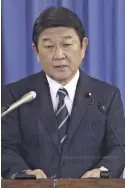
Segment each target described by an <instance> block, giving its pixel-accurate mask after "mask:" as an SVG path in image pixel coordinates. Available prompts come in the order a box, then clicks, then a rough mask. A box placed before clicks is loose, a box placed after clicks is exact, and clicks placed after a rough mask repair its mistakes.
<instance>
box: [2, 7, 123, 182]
mask: <svg viewBox="0 0 125 188" xmlns="http://www.w3.org/2000/svg"><path fill="white" fill-rule="evenodd" d="M87 44H88V40H87V38H86V37H85V32H84V28H83V26H82V23H81V21H80V20H79V18H78V17H77V15H76V14H75V13H73V12H72V11H70V10H68V9H66V8H63V7H59V8H56V7H50V8H48V9H46V10H45V11H44V12H42V13H41V14H40V16H39V17H38V18H37V19H36V21H35V24H34V27H33V45H32V47H33V50H34V52H35V53H36V57H37V60H38V62H39V63H40V64H41V65H42V70H43V71H41V72H40V73H37V74H35V75H32V76H29V77H27V78H24V79H22V80H20V81H18V82H16V83H13V84H9V85H7V86H6V87H5V88H4V90H3V104H12V103H14V102H15V101H17V100H18V99H20V98H21V97H22V96H23V95H24V94H25V93H27V92H29V91H35V92H36V94H37V97H36V99H34V100H33V101H32V102H31V103H28V104H25V105H23V106H21V107H20V108H19V109H17V110H15V111H13V112H11V113H10V114H9V115H7V116H6V117H5V118H3V120H2V168H3V169H5V168H9V171H8V173H7V176H6V177H7V178H9V177H14V175H15V174H16V173H18V172H20V171H25V173H26V174H35V175H36V177H37V178H49V177H56V178H91V177H95V178H99V177H100V172H101V171H102V170H108V171H110V172H111V174H112V177H113V178H118V177H120V175H121V174H122V172H123V168H124V166H125V153H124V150H125V149H123V148H125V126H124V115H123V114H124V113H123V106H122V102H121V97H120V92H119V90H118V89H117V88H116V87H114V86H110V85H109V84H106V83H104V82H102V81H99V80H96V79H94V78H91V77H89V76H87V75H86V74H85V73H84V72H83V71H81V70H80V69H79V66H80V64H81V62H82V59H83V58H84V56H85V51H86V47H87ZM100 63H101V62H100ZM122 150H123V151H122Z"/></svg>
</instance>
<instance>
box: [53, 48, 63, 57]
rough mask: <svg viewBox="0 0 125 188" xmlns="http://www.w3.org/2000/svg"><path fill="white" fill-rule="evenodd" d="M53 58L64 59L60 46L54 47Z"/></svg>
mask: <svg viewBox="0 0 125 188" xmlns="http://www.w3.org/2000/svg"><path fill="white" fill-rule="evenodd" d="M53 58H54V59H55V60H59V59H64V58H65V54H64V52H63V50H62V49H61V48H60V47H56V48H55V51H54V56H53Z"/></svg>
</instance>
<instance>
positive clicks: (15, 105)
mask: <svg viewBox="0 0 125 188" xmlns="http://www.w3.org/2000/svg"><path fill="white" fill-rule="evenodd" d="M35 98H36V92H35V91H30V92H28V93H26V94H25V95H24V96H23V97H21V99H19V100H18V101H16V102H14V103H13V104H12V105H10V106H9V108H7V109H6V110H5V111H3V112H2V115H1V117H4V116H5V115H7V114H8V113H10V112H12V111H13V110H15V109H16V108H18V107H20V106H21V105H23V104H26V103H28V102H31V101H32V100H34V99H35Z"/></svg>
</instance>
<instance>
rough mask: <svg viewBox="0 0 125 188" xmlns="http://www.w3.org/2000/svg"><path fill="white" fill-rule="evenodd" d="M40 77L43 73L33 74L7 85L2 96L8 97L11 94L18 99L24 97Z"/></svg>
mask: <svg viewBox="0 0 125 188" xmlns="http://www.w3.org/2000/svg"><path fill="white" fill-rule="evenodd" d="M40 75H41V72H39V73H36V74H32V75H30V76H28V77H25V78H23V79H21V80H18V81H16V82H13V83H10V84H7V85H5V86H4V88H3V89H2V95H8V93H11V95H13V97H14V98H18V97H20V96H22V95H24V94H25V93H27V92H29V91H30V88H31V86H32V85H34V84H35V82H36V80H37V79H38V77H39V76H40ZM16 96H17V97H16Z"/></svg>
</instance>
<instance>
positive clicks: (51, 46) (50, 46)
mask: <svg viewBox="0 0 125 188" xmlns="http://www.w3.org/2000/svg"><path fill="white" fill-rule="evenodd" d="M45 48H49V49H50V48H54V45H48V46H45Z"/></svg>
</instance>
